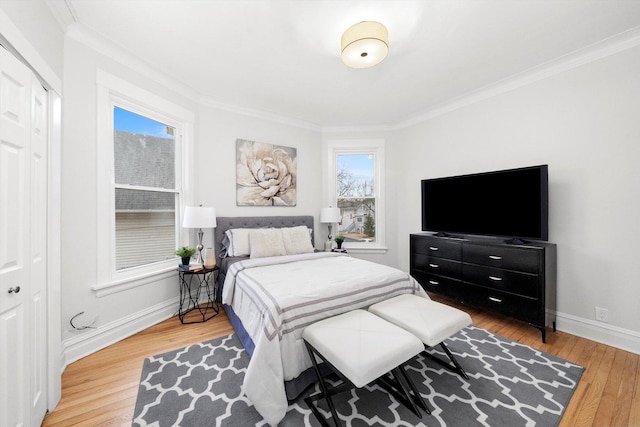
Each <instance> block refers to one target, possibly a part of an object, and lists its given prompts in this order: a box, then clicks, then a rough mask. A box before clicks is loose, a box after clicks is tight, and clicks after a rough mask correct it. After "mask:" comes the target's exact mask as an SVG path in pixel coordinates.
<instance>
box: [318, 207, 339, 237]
mask: <svg viewBox="0 0 640 427" xmlns="http://www.w3.org/2000/svg"><path fill="white" fill-rule="evenodd" d="M340 219H341V218H340V208H332V207H328V208H322V210H321V211H320V222H321V223H322V224H329V225H328V227H329V235H328V236H327V239H329V244H331V243H330V242H331V239H333V235H332V234H331V231H332V228H333V223H335V222H340Z"/></svg>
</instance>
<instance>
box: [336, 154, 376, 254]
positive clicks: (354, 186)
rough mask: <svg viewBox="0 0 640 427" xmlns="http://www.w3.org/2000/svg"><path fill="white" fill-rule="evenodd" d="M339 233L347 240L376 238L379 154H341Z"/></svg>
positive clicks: (337, 185)
mask: <svg viewBox="0 0 640 427" xmlns="http://www.w3.org/2000/svg"><path fill="white" fill-rule="evenodd" d="M336 166H337V171H336V192H337V205H338V207H339V208H340V218H341V221H340V224H339V226H338V231H339V234H340V235H341V236H342V237H344V238H345V241H353V242H366V243H369V242H375V241H376V195H375V153H358V154H337V156H336Z"/></svg>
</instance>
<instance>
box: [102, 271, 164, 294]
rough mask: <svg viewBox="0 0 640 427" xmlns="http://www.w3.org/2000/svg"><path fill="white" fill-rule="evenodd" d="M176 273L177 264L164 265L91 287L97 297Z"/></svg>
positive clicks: (142, 284)
mask: <svg viewBox="0 0 640 427" xmlns="http://www.w3.org/2000/svg"><path fill="white" fill-rule="evenodd" d="M175 274H176V265H172V266H170V267H162V268H160V269H158V270H155V271H152V272H146V273H141V274H139V275H136V276H129V277H126V278H122V279H117V280H113V281H110V282H107V283H102V284H99V285H94V286H92V287H91V290H93V291H94V292H95V293H96V296H97V297H99V298H100V297H104V296H107V295H111V294H115V293H118V292H123V291H126V290H129V289H133V288H137V287H138V286H144V285H147V284H149V283H152V282H155V281H157V280H161V279H166V278H170V277H171V276H174V275H175Z"/></svg>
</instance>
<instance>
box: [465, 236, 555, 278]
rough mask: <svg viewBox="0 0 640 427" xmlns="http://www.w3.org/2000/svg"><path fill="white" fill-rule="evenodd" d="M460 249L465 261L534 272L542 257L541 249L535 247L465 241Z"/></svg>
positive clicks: (537, 270)
mask: <svg viewBox="0 0 640 427" xmlns="http://www.w3.org/2000/svg"><path fill="white" fill-rule="evenodd" d="M462 251H463V254H464V262H467V263H471V264H478V265H486V266H490V267H498V268H505V269H509V270H516V271H523V272H526V273H534V274H535V273H538V272H539V271H540V266H541V264H542V259H543V251H542V250H540V249H536V248H527V249H525V248H515V247H513V248H512V247H508V246H491V245H479V244H474V243H465V244H464V245H463V248H462Z"/></svg>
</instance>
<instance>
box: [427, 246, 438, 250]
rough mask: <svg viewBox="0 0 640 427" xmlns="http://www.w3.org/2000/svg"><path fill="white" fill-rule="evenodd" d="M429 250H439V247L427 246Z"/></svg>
mask: <svg viewBox="0 0 640 427" xmlns="http://www.w3.org/2000/svg"><path fill="white" fill-rule="evenodd" d="M429 250H432V251H437V250H439V249H438V248H436V247H435V246H429Z"/></svg>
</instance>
